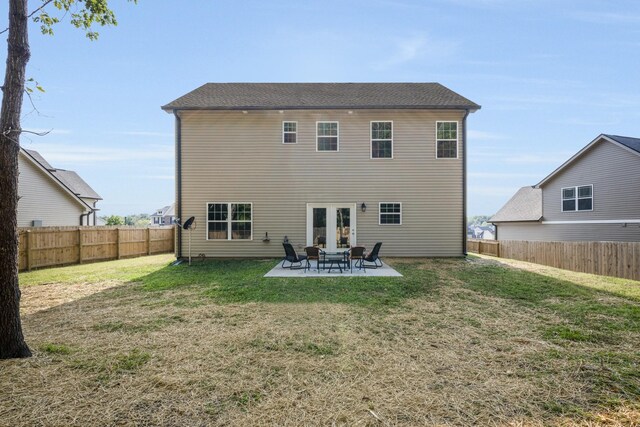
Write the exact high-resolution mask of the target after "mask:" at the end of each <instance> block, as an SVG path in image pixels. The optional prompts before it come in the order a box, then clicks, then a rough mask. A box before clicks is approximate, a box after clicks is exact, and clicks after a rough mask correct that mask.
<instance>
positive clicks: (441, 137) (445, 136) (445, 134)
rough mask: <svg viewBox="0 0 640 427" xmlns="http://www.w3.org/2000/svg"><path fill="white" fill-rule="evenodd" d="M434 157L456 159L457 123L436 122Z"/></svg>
mask: <svg viewBox="0 0 640 427" xmlns="http://www.w3.org/2000/svg"><path fill="white" fill-rule="evenodd" d="M436 157H437V158H438V159H455V158H457V157H458V122H436Z"/></svg>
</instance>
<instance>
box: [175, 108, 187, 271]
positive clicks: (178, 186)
mask: <svg viewBox="0 0 640 427" xmlns="http://www.w3.org/2000/svg"><path fill="white" fill-rule="evenodd" d="M173 114H174V115H175V116H176V217H178V218H180V222H181V223H182V222H183V219H184V218H182V120H181V119H180V115H179V114H178V111H177V110H173ZM176 258H178V259H180V258H182V227H180V226H178V232H177V235H176Z"/></svg>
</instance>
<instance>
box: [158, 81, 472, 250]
mask: <svg viewBox="0 0 640 427" xmlns="http://www.w3.org/2000/svg"><path fill="white" fill-rule="evenodd" d="M162 108H163V109H164V110H165V111H167V112H169V113H173V114H174V116H175V126H176V187H177V188H176V190H177V191H176V193H177V195H176V216H177V217H179V218H182V220H185V219H187V218H188V217H191V216H193V217H195V218H196V229H195V230H194V231H192V233H193V234H192V236H191V237H192V239H191V245H192V252H193V253H202V254H205V255H206V256H209V257H265V256H266V257H271V256H273V257H275V256H279V255H281V254H282V245H281V244H280V243H281V242H283V241H289V242H291V243H293V244H294V245H295V246H297V247H298V248H302V247H304V246H307V245H319V246H322V247H325V248H327V249H328V250H332V249H333V250H335V249H337V248H341V247H349V246H352V245H356V244H358V245H364V246H366V247H368V248H371V247H372V246H373V244H374V243H375V242H378V241H380V242H383V244H384V246H383V248H384V249H383V252H384V254H385V255H393V256H463V255H464V254H465V253H466V127H467V116H468V115H469V113H471V112H474V111H476V110H478V109H479V108H480V106H479V105H477V104H475V103H474V102H472V101H470V100H468V99H466V98H464V97H462V96H460V95H458V94H457V93H455V92H453V91H451V90H450V89H447V88H446V87H444V86H442V85H440V84H437V83H209V84H205V85H203V86H201V87H199V88H198V89H195V90H194V91H192V92H190V93H188V94H186V95H184V96H182V97H180V98H178V99H176V100H175V101H172V102H170V103H169V104H167V105H165V106H163V107H162ZM185 233H186V231H184V230H181V232H180V234H179V235H178V245H177V256H178V257H181V256H182V254H186V247H187V246H186V245H187V239H186V234H185Z"/></svg>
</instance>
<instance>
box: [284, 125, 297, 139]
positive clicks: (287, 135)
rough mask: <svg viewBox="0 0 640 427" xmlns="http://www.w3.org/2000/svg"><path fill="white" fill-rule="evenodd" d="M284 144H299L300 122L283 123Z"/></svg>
mask: <svg viewBox="0 0 640 427" xmlns="http://www.w3.org/2000/svg"><path fill="white" fill-rule="evenodd" d="M282 143H283V144H297V143H298V122H282Z"/></svg>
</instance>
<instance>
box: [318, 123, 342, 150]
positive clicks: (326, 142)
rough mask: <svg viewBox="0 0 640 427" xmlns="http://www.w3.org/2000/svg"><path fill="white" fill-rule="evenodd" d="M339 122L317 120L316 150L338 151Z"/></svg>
mask: <svg viewBox="0 0 640 427" xmlns="http://www.w3.org/2000/svg"><path fill="white" fill-rule="evenodd" d="M339 144H340V142H339V137H338V122H316V151H338V150H339V147H340V145H339Z"/></svg>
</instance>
